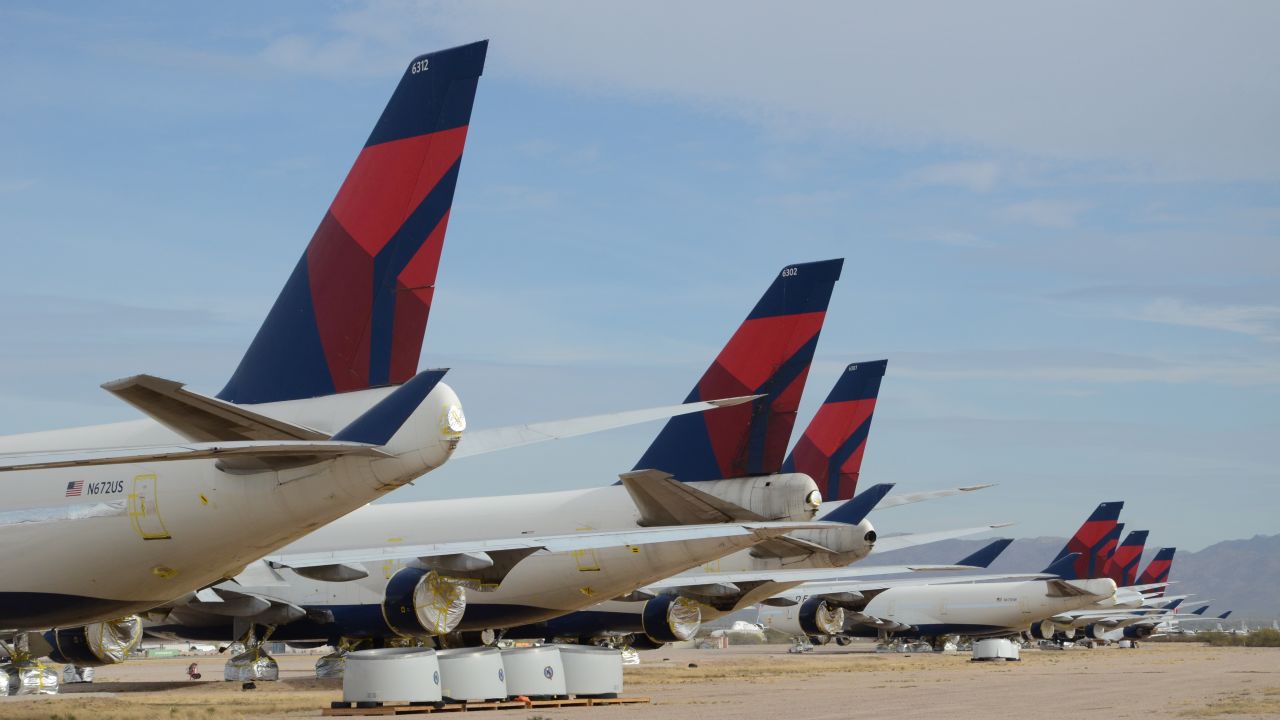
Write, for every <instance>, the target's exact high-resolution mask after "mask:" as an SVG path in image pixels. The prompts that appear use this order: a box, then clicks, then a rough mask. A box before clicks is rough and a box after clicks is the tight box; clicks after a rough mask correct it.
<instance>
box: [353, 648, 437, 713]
mask: <svg viewBox="0 0 1280 720" xmlns="http://www.w3.org/2000/svg"><path fill="white" fill-rule="evenodd" d="M440 699H441V695H440V662H439V661H438V660H437V659H436V651H435V650H431V649H428V648H381V649H378V650H359V651H356V652H353V653H351V654H350V655H347V662H346V668H345V670H344V672H343V674H342V701H343V702H349V703H351V702H353V703H358V704H365V705H370V704H374V703H389V702H409V703H434V702H440Z"/></svg>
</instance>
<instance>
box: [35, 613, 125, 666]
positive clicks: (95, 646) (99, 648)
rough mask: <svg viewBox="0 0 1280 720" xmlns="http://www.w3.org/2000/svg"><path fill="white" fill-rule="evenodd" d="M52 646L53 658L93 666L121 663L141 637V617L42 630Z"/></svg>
mask: <svg viewBox="0 0 1280 720" xmlns="http://www.w3.org/2000/svg"><path fill="white" fill-rule="evenodd" d="M45 639H46V640H48V642H49V644H50V645H52V646H53V652H51V653H49V658H50V659H51V660H53V661H54V662H60V663H74V664H75V665H77V666H80V667H96V666H99V665H114V664H116V663H122V662H124V661H125V659H126V658H128V657H129V653H131V652H133V650H134V649H135V648H137V647H138V643H139V642H141V640H142V618H140V617H138V616H137V615H130V616H129V617H124V618H120V619H118V620H108V621H107V622H100V623H93V624H92V625H81V626H79V627H73V628H62V629H60V630H54V631H52V632H49V633H46V634H45Z"/></svg>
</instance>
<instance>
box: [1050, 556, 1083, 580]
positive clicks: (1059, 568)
mask: <svg viewBox="0 0 1280 720" xmlns="http://www.w3.org/2000/svg"><path fill="white" fill-rule="evenodd" d="M1079 559H1080V553H1067V554H1066V555H1063V556H1062V557H1060V558H1058V559H1057V560H1054V561H1053V562H1051V563H1049V567H1047V568H1045V569H1044V570H1041V571H1040V572H1042V573H1044V574H1045V575H1057V576H1058V577H1060V578H1062V579H1063V580H1079V579H1080V578H1077V577H1074V575H1075V562H1076V561H1077V560H1079Z"/></svg>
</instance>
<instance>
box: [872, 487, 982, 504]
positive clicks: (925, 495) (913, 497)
mask: <svg viewBox="0 0 1280 720" xmlns="http://www.w3.org/2000/svg"><path fill="white" fill-rule="evenodd" d="M995 486H996V484H995V483H986V484H984V485H965V486H964V487H958V488H950V489H947V490H927V491H925V492H914V493H899V494H897V495H890V496H889V497H887V498H885V499H883V500H881V501H880V502H879V503H878V504H877V505H876V510H884V509H885V508H891V507H898V506H899V505H910V504H912V503H918V502H924V501H926V500H936V499H937V498H944V497H951V496H952V495H961V494H963V493H971V492H975V491H977V490H985V489H987V488H989V487H995Z"/></svg>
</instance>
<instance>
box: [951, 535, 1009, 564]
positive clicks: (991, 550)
mask: <svg viewBox="0 0 1280 720" xmlns="http://www.w3.org/2000/svg"><path fill="white" fill-rule="evenodd" d="M1012 542H1013V538H1000V539H999V540H995V541H993V542H991V543H990V544H989V545H986V546H985V547H982V548H980V549H979V550H978V551H977V552H975V553H973V554H972V555H969V556H968V557H965V558H961V559H960V560H959V561H957V562H956V564H957V565H970V566H972V567H982V568H984V567H991V563H992V562H994V561H995V559H996V558H998V557H1000V553H1002V552H1004V549H1005V548H1007V547H1009V545H1010V544H1011V543H1012Z"/></svg>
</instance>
